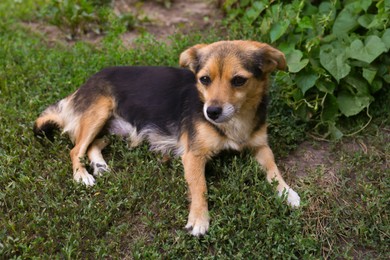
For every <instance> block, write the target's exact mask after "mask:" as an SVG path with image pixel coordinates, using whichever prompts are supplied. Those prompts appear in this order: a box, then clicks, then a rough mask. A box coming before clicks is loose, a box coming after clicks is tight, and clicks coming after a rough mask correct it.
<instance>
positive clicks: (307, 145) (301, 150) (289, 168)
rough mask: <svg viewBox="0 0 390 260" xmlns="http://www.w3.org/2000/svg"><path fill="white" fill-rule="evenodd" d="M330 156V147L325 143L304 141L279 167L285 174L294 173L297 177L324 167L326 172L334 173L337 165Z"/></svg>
mask: <svg viewBox="0 0 390 260" xmlns="http://www.w3.org/2000/svg"><path fill="white" fill-rule="evenodd" d="M335 161H336V160H335V158H334V157H333V156H332V152H331V146H330V144H329V143H327V142H319V143H315V144H314V143H313V142H310V141H305V142H303V143H302V144H301V145H299V147H298V148H297V149H296V150H295V151H294V152H293V153H291V154H290V155H289V156H288V157H287V158H285V159H284V160H283V161H281V163H280V165H281V167H282V168H283V169H284V171H286V172H294V173H295V176H297V177H305V176H306V175H307V172H310V171H312V170H314V169H316V168H318V167H325V168H326V171H329V172H333V173H334V172H335V170H336V169H337V167H338V165H337V163H335Z"/></svg>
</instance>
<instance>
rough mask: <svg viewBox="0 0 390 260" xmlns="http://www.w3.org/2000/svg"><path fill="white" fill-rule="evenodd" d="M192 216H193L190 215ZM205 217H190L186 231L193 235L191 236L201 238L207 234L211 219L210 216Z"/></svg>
mask: <svg viewBox="0 0 390 260" xmlns="http://www.w3.org/2000/svg"><path fill="white" fill-rule="evenodd" d="M190 215H191V214H190ZM204 215H205V216H203V217H199V216H198V217H191V216H190V217H189V218H188V222H187V225H186V227H185V228H186V229H187V230H188V231H189V232H190V233H191V235H193V236H196V237H199V236H203V235H204V234H206V232H207V230H208V229H209V225H210V224H209V223H210V219H209V217H208V214H207V213H206V214H204Z"/></svg>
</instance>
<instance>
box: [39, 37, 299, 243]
mask: <svg viewBox="0 0 390 260" xmlns="http://www.w3.org/2000/svg"><path fill="white" fill-rule="evenodd" d="M180 65H181V66H182V67H184V68H183V69H180V68H169V67H110V68H106V69H103V70H102V71H100V72H98V73H97V74H95V75H93V76H92V77H91V78H90V79H89V80H88V81H87V82H86V83H85V84H84V85H83V86H81V87H80V88H79V89H78V90H77V91H76V92H74V93H73V94H71V95H70V96H68V97H66V98H64V99H62V100H60V101H59V102H57V103H56V104H54V105H51V106H49V107H48V108H47V109H46V110H45V111H44V112H43V113H42V114H41V115H40V117H39V118H38V119H37V120H36V122H35V126H34V132H35V133H36V134H37V135H46V136H48V137H49V138H50V136H51V135H52V131H53V129H54V128H61V129H63V132H66V133H67V134H68V135H69V136H70V138H71V140H72V142H73V143H74V145H75V146H74V148H73V149H72V150H71V151H70V157H71V160H72V164H73V178H74V179H75V180H76V181H82V182H83V183H85V184H86V185H93V184H94V181H95V179H94V177H93V176H92V175H91V174H89V173H88V172H87V170H86V168H85V166H84V164H83V163H82V162H81V161H80V160H81V159H82V158H83V157H84V156H85V155H87V156H88V158H89V160H90V163H91V166H92V168H93V169H94V171H93V174H94V175H95V176H96V175H99V174H101V173H102V172H105V171H108V167H107V163H106V162H105V161H104V159H103V156H102V153H101V150H102V149H103V148H104V147H105V146H106V145H107V144H108V141H107V139H106V138H105V137H104V134H107V133H111V134H118V135H121V136H124V137H127V138H128V139H129V142H130V143H131V146H136V145H138V144H140V143H141V142H142V141H143V140H146V141H147V142H149V144H150V146H151V148H152V150H159V151H162V152H173V153H174V154H176V155H178V156H181V159H182V162H183V166H184V175H185V179H186V181H187V183H188V186H189V194H190V200H191V205H190V213H189V217H188V223H187V225H186V228H187V229H189V230H190V231H191V233H192V234H193V235H195V236H199V235H203V234H205V233H206V231H207V230H208V228H209V214H208V206H207V200H206V196H205V195H206V193H207V187H206V180H205V164H206V162H207V160H209V159H210V158H211V157H212V156H213V155H215V154H217V153H219V152H220V151H222V150H224V149H233V150H239V151H241V150H243V149H244V148H248V149H250V150H252V151H253V154H254V156H255V158H256V159H257V161H258V162H259V163H260V165H261V166H263V167H264V169H265V170H266V172H267V180H268V181H269V182H272V181H273V180H275V181H277V183H278V185H277V190H278V192H279V195H282V194H283V192H286V193H287V201H288V203H289V204H290V205H291V206H293V207H297V206H299V204H300V198H299V196H298V194H297V193H296V192H295V191H293V190H292V189H291V188H290V187H289V186H288V185H287V184H286V183H285V181H284V180H283V178H282V176H281V175H280V173H279V170H278V168H277V166H276V164H275V161H274V156H273V153H272V151H271V149H270V147H269V146H268V142H267V125H266V122H265V121H266V108H267V91H268V81H269V74H270V73H271V72H272V71H274V70H276V69H285V67H286V60H285V57H284V55H283V53H282V52H280V51H278V50H277V49H275V48H273V47H271V46H269V45H267V44H264V43H259V42H254V41H220V42H215V43H212V44H208V45H207V44H199V45H195V46H193V47H191V48H189V49H187V50H186V51H184V52H183V53H182V54H181V55H180Z"/></svg>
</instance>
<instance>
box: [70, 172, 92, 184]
mask: <svg viewBox="0 0 390 260" xmlns="http://www.w3.org/2000/svg"><path fill="white" fill-rule="evenodd" d="M73 179H74V180H75V181H77V182H83V183H84V184H85V185H87V186H93V185H94V184H95V178H94V177H93V176H92V175H91V174H89V173H88V172H87V170H86V169H81V170H80V169H78V170H77V171H76V172H74V173H73Z"/></svg>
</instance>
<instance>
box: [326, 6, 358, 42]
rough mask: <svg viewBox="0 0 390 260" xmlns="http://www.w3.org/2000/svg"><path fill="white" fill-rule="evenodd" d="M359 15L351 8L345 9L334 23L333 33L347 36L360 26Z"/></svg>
mask: <svg viewBox="0 0 390 260" xmlns="http://www.w3.org/2000/svg"><path fill="white" fill-rule="evenodd" d="M357 18H358V15H356V14H354V13H353V12H352V10H350V8H345V9H343V10H342V11H341V12H340V13H339V15H338V16H337V17H336V20H335V22H334V24H333V28H332V33H333V34H335V35H337V36H341V37H343V36H345V35H347V34H348V33H349V32H350V31H353V30H354V29H356V28H357V27H358V26H359V23H358V21H357Z"/></svg>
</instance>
